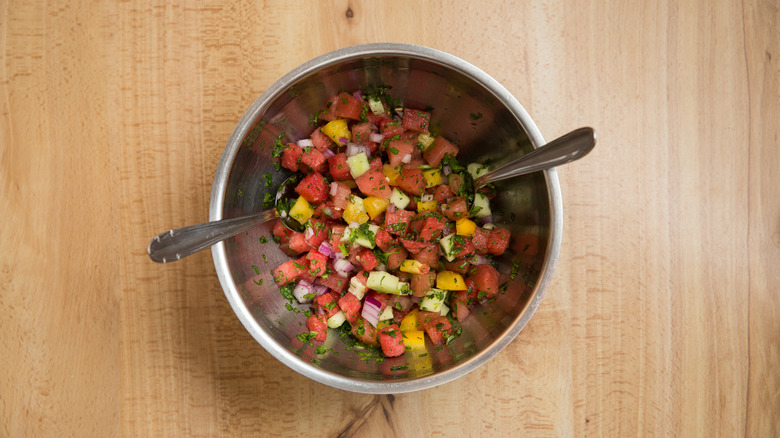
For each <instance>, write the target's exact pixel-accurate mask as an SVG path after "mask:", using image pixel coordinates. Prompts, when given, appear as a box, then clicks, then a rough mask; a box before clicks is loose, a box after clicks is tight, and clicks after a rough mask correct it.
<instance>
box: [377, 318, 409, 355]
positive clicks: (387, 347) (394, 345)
mask: <svg viewBox="0 0 780 438" xmlns="http://www.w3.org/2000/svg"><path fill="white" fill-rule="evenodd" d="M379 345H380V346H381V347H382V353H384V354H385V356H387V357H396V356H400V355H402V354H404V350H405V348H404V338H403V335H402V334H401V328H400V327H398V325H397V324H390V325H386V326H384V327H382V328H381V329H380V330H379Z"/></svg>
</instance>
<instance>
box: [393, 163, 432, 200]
mask: <svg viewBox="0 0 780 438" xmlns="http://www.w3.org/2000/svg"><path fill="white" fill-rule="evenodd" d="M397 184H398V187H399V188H400V189H401V190H403V191H405V192H406V193H409V194H411V195H415V196H420V195H421V194H422V192H423V191H424V190H425V178H424V177H423V172H422V170H421V169H418V168H417V166H414V165H411V164H407V165H405V166H403V167H402V168H401V176H400V177H399V178H398V180H397Z"/></svg>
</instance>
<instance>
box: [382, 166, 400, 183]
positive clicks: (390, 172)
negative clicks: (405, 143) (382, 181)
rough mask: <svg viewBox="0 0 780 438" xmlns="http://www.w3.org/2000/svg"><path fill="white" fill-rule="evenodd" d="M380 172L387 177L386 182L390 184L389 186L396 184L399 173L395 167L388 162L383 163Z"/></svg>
mask: <svg viewBox="0 0 780 438" xmlns="http://www.w3.org/2000/svg"><path fill="white" fill-rule="evenodd" d="M382 173H384V174H385V176H386V177H387V183H388V184H390V185H391V186H397V185H398V177H400V176H401V174H400V173H399V172H398V170H397V169H396V168H395V167H393V166H391V165H389V164H385V165H383V166H382Z"/></svg>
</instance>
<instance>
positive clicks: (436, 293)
mask: <svg viewBox="0 0 780 438" xmlns="http://www.w3.org/2000/svg"><path fill="white" fill-rule="evenodd" d="M446 299H447V292H446V291H443V290H441V289H436V288H432V289H431V293H429V294H428V295H426V296H424V297H422V298H420V302H419V303H418V304H419V306H420V310H425V311H427V312H441V308H442V306H443V305H444V300H446Z"/></svg>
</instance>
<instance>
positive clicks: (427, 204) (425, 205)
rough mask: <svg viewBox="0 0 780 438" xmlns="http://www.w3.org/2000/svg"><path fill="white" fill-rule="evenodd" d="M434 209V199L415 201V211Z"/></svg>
mask: <svg viewBox="0 0 780 438" xmlns="http://www.w3.org/2000/svg"><path fill="white" fill-rule="evenodd" d="M424 211H436V201H417V212H418V213H422V212H424Z"/></svg>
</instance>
